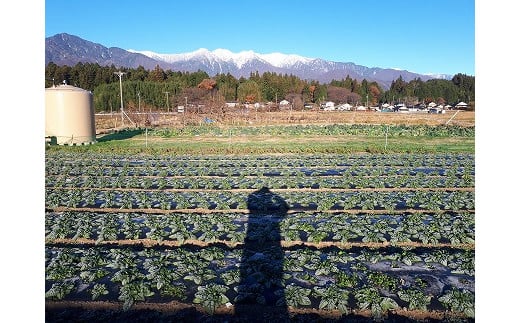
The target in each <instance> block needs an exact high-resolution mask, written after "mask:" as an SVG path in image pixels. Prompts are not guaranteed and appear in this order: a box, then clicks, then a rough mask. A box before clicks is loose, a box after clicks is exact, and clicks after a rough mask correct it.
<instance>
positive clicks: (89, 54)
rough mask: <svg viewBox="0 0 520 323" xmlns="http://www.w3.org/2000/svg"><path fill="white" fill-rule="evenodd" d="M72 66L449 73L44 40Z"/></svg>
mask: <svg viewBox="0 0 520 323" xmlns="http://www.w3.org/2000/svg"><path fill="white" fill-rule="evenodd" d="M49 62H53V63H55V64H57V65H69V66H74V65H76V64H77V63H79V62H82V63H98V64H99V65H101V66H110V65H112V64H113V65H114V66H116V67H127V68H137V67H139V66H143V67H144V68H145V69H147V70H152V69H154V68H155V67H156V66H157V65H159V66H160V67H161V68H162V69H164V70H168V69H170V70H172V71H186V72H196V71H198V70H202V71H205V72H206V73H208V74H209V75H210V76H214V75H216V74H217V73H224V74H226V73H230V74H231V75H233V76H234V77H236V78H240V77H246V78H248V77H249V75H250V74H251V72H256V71H258V73H260V75H261V74H262V73H264V72H276V73H279V74H289V75H290V74H292V75H295V76H298V77H299V78H301V79H305V80H316V81H319V82H321V83H329V82H330V81H331V80H333V79H335V80H341V79H344V78H345V77H347V75H349V76H350V77H351V78H353V79H356V80H358V81H362V80H363V79H366V80H367V81H370V82H371V81H375V82H377V83H379V84H380V85H381V86H382V87H383V88H385V89H388V88H389V87H390V85H391V83H392V81H393V80H395V79H397V78H398V77H399V76H401V77H402V78H403V80H405V81H407V82H409V81H411V80H413V79H415V78H421V79H422V80H423V81H426V80H429V79H433V78H437V79H451V78H452V75H447V74H438V75H424V74H417V73H412V72H408V71H406V70H397V69H390V68H379V67H366V66H362V65H357V64H354V63H343V62H332V61H327V60H323V59H320V58H308V57H302V56H299V55H287V54H281V53H271V54H258V53H255V52H253V51H243V52H240V53H233V52H231V51H229V50H227V49H216V50H213V51H209V50H207V49H204V48H201V49H198V50H196V51H194V52H190V53H182V54H158V53H155V52H152V51H136V50H132V49H128V50H124V49H121V48H118V47H109V48H108V47H105V46H103V45H100V44H96V43H93V42H90V41H88V40H84V39H82V38H80V37H77V36H74V35H69V34H66V33H62V34H57V35H54V36H52V37H47V38H46V39H45V64H48V63H49Z"/></svg>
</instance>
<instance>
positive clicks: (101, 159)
mask: <svg viewBox="0 0 520 323" xmlns="http://www.w3.org/2000/svg"><path fill="white" fill-rule="evenodd" d="M45 162H46V166H47V167H49V168H50V167H53V166H59V167H67V166H70V167H71V168H74V167H76V166H77V167H80V169H81V168H82V167H88V166H94V167H103V168H126V169H134V168H149V169H151V170H155V169H158V170H160V171H162V170H166V171H172V172H175V170H177V169H184V168H188V169H191V168H201V169H206V168H208V169H211V170H222V169H227V168H232V169H241V168H246V169H265V168H269V169H286V168H289V169H297V168H320V167H328V168H332V169H334V168H354V169H358V168H364V167H365V168H366V167H390V168H395V167H398V168H446V169H457V168H466V169H474V164H475V158H474V155H473V154H381V155H374V154H370V155H368V154H352V155H334V154H327V155H303V156H302V155H284V156H263V155H262V156H260V155H251V156H250V155H241V156H228V155H226V156H220V155H216V156H213V155H207V156H202V155H200V156H178V155H175V156H163V155H125V154H108V153H88V154H81V153H77V152H74V153H72V152H61V151H60V152H57V151H56V152H47V155H46V160H45Z"/></svg>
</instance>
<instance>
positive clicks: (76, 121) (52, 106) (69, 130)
mask: <svg viewBox="0 0 520 323" xmlns="http://www.w3.org/2000/svg"><path fill="white" fill-rule="evenodd" d="M45 137H51V138H52V137H55V138H56V143H57V144H58V145H76V144H91V143H94V142H96V127H95V122H94V106H93V102H92V92H90V91H86V90H83V89H81V88H78V87H74V86H71V85H66V84H63V85H58V86H53V87H50V88H46V89H45ZM51 141H52V140H51Z"/></svg>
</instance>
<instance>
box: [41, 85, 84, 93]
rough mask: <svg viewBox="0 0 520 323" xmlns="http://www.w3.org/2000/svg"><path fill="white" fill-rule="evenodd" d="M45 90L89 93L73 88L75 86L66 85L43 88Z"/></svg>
mask: <svg viewBox="0 0 520 323" xmlns="http://www.w3.org/2000/svg"><path fill="white" fill-rule="evenodd" d="M45 90H46V91H47V90H49V91H83V92H90V91H87V90H84V89H82V88H79V87H75V86H72V85H68V84H58V85H54V86H51V87H48V88H45Z"/></svg>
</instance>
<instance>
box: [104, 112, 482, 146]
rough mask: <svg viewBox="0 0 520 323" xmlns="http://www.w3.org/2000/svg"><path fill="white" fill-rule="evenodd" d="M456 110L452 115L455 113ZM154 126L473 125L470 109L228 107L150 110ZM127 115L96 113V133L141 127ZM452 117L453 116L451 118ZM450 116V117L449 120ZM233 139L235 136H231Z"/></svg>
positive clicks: (139, 121) (140, 121)
mask: <svg viewBox="0 0 520 323" xmlns="http://www.w3.org/2000/svg"><path fill="white" fill-rule="evenodd" d="M455 114H456V115H455ZM149 115H153V119H154V120H153V122H152V123H151V126H154V127H182V126H184V125H202V124H205V120H207V119H210V120H213V121H214V123H215V124H216V125H218V126H265V125H310V124H387V125H392V124H401V125H431V126H434V125H444V124H446V123H447V122H449V124H450V125H459V126H465V127H470V126H475V112H474V111H456V110H452V111H447V112H446V113H444V114H429V113H422V112H421V113H393V112H373V111H292V112H290V111H276V112H258V113H254V112H250V113H244V112H237V111H229V112H227V113H225V115H217V114H194V113H187V114H184V115H182V114H179V113H176V112H170V113H161V114H159V113H157V112H152V113H149ZM129 117H130V119H132V120H133V121H134V124H132V122H130V121H129V120H128V119H126V118H125V119H122V118H121V115H120V114H116V113H114V114H112V115H110V114H103V115H100V114H98V115H96V116H95V122H96V131H97V133H98V134H103V133H107V132H108V131H110V130H114V129H122V128H128V127H132V126H140V127H144V126H145V123H144V120H146V115H142V114H132V113H130V114H129ZM452 117H453V118H452ZM450 119H451V120H450ZM235 139H236V138H235Z"/></svg>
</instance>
